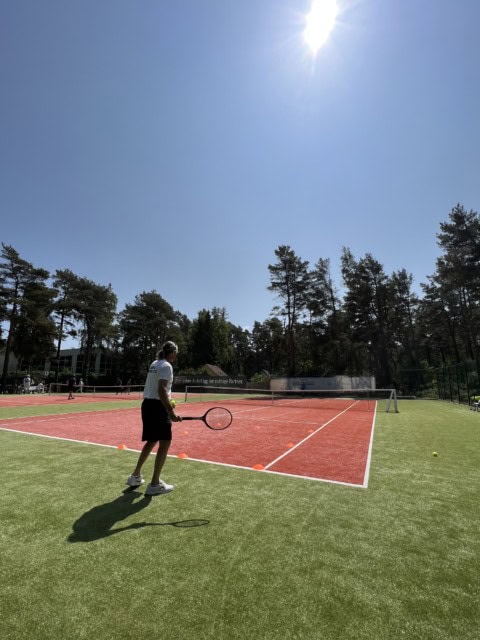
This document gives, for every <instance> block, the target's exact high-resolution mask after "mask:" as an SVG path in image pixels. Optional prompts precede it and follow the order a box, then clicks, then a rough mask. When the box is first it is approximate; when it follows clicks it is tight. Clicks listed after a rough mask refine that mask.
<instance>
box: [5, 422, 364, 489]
mask: <svg viewBox="0 0 480 640" xmlns="http://www.w3.org/2000/svg"><path fill="white" fill-rule="evenodd" d="M0 431H11V432H13V433H20V434H22V435H26V436H36V437H37V438H48V439H49V440H62V441H64V442H74V443H76V444H88V445H90V446H94V447H104V448H106V449H118V447H117V446H115V445H113V444H102V443H100V442H90V441H89V440H74V439H73V438H62V437H60V436H49V435H45V434H44V433H32V432H31V431H19V430H18V429H12V428H10V427H2V426H0ZM123 451H131V452H133V453H139V452H140V449H130V448H129V447H125V449H123ZM150 455H152V456H154V455H156V452H153V451H152V453H151V454H150ZM167 458H176V459H177V460H178V459H179V458H178V455H174V454H172V455H168V456H167ZM181 460H182V462H200V463H202V464H213V465H218V466H220V467H229V468H231V469H241V470H243V471H251V472H252V473H258V471H257V470H256V469H252V468H251V467H242V466H241V465H239V464H230V463H228V462H215V461H213V460H202V459H201V458H185V459H183V458H182V459H181ZM262 473H268V474H272V475H277V476H287V477H289V478H298V479H299V480H311V481H312V482H324V483H326V484H339V485H343V486H346V487H353V488H355V489H363V488H364V486H363V485H361V484H353V483H351V482H341V481H340V480H329V479H327V478H311V477H310V476H300V475H295V474H293V473H281V472H279V471H267V470H266V469H264V470H262Z"/></svg>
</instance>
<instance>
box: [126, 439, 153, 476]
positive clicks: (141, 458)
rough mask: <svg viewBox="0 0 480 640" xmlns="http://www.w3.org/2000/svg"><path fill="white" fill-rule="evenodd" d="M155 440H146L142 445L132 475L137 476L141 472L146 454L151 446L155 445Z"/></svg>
mask: <svg viewBox="0 0 480 640" xmlns="http://www.w3.org/2000/svg"><path fill="white" fill-rule="evenodd" d="M156 444H157V443H156V442H146V443H145V444H144V445H143V449H142V451H141V452H140V456H139V457H138V462H137V466H136V467H135V471H134V472H133V474H132V475H134V476H139V475H141V473H142V467H143V465H144V464H145V461H146V460H147V458H148V456H149V455H150V454H151V453H152V450H153V447H154V446H155V445H156Z"/></svg>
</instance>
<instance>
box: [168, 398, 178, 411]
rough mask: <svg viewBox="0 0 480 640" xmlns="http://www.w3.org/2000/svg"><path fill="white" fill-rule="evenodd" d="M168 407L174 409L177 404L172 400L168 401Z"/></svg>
mask: <svg viewBox="0 0 480 640" xmlns="http://www.w3.org/2000/svg"><path fill="white" fill-rule="evenodd" d="M170 405H171V407H172V409H175V407H176V406H177V402H176V401H175V400H174V399H173V398H172V399H171V400H170Z"/></svg>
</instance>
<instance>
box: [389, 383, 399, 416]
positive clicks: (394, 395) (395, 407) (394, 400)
mask: <svg viewBox="0 0 480 640" xmlns="http://www.w3.org/2000/svg"><path fill="white" fill-rule="evenodd" d="M392 403H393V410H394V411H395V413H398V404H397V391H396V389H391V390H390V396H389V398H388V400H387V413H390V407H391V405H392Z"/></svg>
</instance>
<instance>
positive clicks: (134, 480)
mask: <svg viewBox="0 0 480 640" xmlns="http://www.w3.org/2000/svg"><path fill="white" fill-rule="evenodd" d="M144 482H145V480H144V479H143V478H142V476H134V475H133V473H132V475H131V476H128V478H127V484H128V486H129V487H140V486H141V485H142V484H143V483H144Z"/></svg>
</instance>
